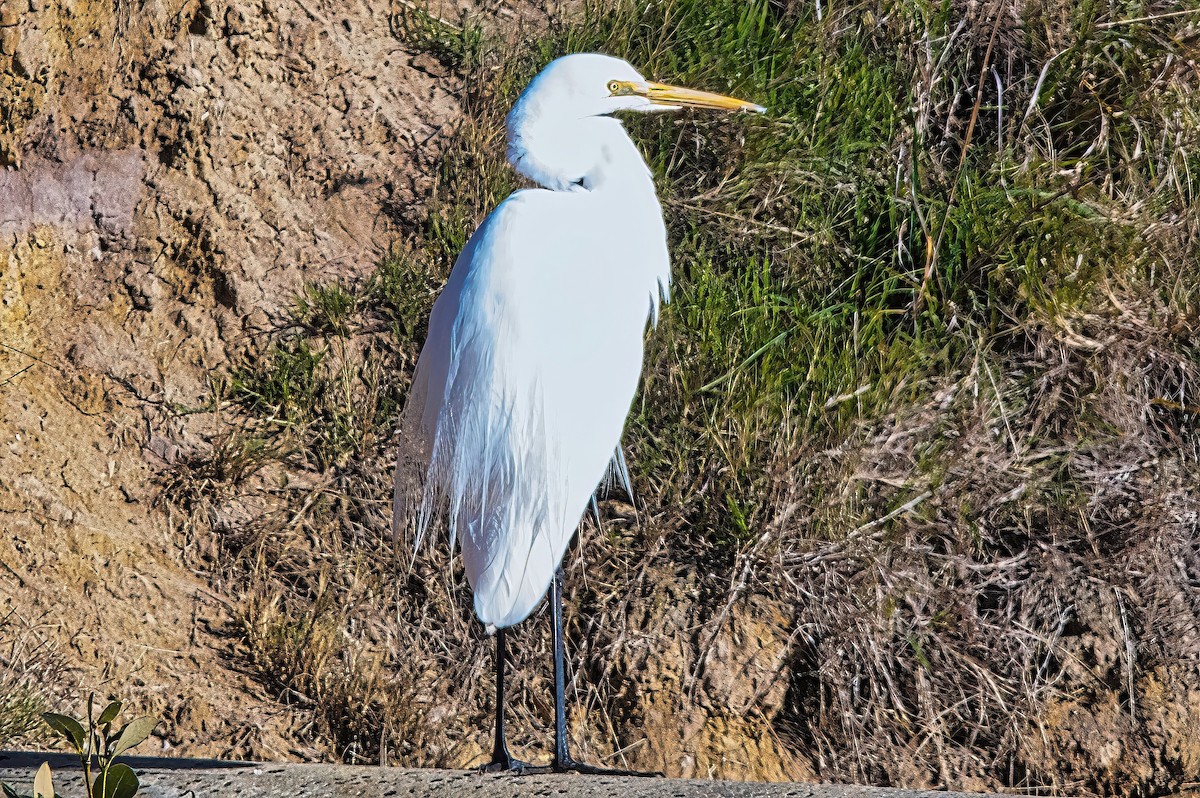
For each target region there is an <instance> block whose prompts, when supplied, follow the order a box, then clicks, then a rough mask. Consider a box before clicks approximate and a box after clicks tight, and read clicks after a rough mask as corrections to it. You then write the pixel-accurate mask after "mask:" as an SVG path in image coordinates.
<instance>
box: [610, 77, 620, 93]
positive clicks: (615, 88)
mask: <svg viewBox="0 0 1200 798" xmlns="http://www.w3.org/2000/svg"><path fill="white" fill-rule="evenodd" d="M608 92H609V94H612V95H613V96H616V95H617V94H619V93H620V92H621V81H619V80H610V81H609V82H608Z"/></svg>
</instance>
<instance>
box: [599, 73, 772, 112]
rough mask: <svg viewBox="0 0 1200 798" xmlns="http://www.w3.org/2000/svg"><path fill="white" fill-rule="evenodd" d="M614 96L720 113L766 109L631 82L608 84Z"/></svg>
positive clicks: (721, 96)
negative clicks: (711, 109) (644, 99)
mask: <svg viewBox="0 0 1200 798" xmlns="http://www.w3.org/2000/svg"><path fill="white" fill-rule="evenodd" d="M610 90H611V91H612V93H613V94H614V95H621V94H626V95H630V94H632V95H639V96H642V97H645V98H646V99H648V100H649V101H650V102H652V103H653V104H655V105H661V106H665V107H673V106H680V105H686V106H690V107H692V108H716V109H718V110H722V111H750V112H753V113H756V114H761V113H764V112H765V111H766V110H767V109H766V108H763V107H762V106H761V105H755V104H754V103H752V102H746V101H745V100H739V99H737V98H736V97H726V96H725V95H724V94H713V93H712V92H709V91H697V90H696V89H685V88H683V87H682V86H671V85H668V84H666V83H654V82H652V81H647V82H646V83H634V82H632V81H617V80H614V81H613V82H612V84H610Z"/></svg>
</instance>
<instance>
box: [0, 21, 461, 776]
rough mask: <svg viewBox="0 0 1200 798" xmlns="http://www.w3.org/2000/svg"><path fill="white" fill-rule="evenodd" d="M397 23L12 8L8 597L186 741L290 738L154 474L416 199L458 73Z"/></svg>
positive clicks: (8, 43)
mask: <svg viewBox="0 0 1200 798" xmlns="http://www.w3.org/2000/svg"><path fill="white" fill-rule="evenodd" d="M390 22H391V20H390V18H389V11H388V7H387V4H379V3H369V2H365V0H364V1H362V2H354V1H352V2H331V1H329V0H316V1H315V2H310V1H308V0H295V1H294V2H293V1H291V0H285V2H280V3H271V4H269V5H266V6H264V5H262V4H257V3H250V2H242V1H241V0H232V1H231V2H226V1H225V0H216V1H215V2H210V1H209V0H202V1H200V2H198V1H197V0H167V1H165V2H157V1H156V0H150V2H146V3H124V2H118V3H115V4H113V3H101V2H90V1H85V2H65V0H62V1H61V2H60V1H59V0H3V3H0V120H2V121H0V165H4V164H7V165H8V168H7V169H6V170H4V171H0V439H2V440H3V441H4V442H5V443H4V446H3V447H0V474H3V475H4V477H5V478H4V479H3V480H0V512H2V513H3V517H4V519H5V526H4V533H3V535H0V560H2V561H3V562H4V563H6V564H7V565H8V566H9V567H10V569H11V570H5V571H4V572H2V573H0V610H4V608H12V609H15V610H16V611H17V613H18V614H19V615H20V616H22V617H23V618H25V619H26V620H28V621H29V622H31V623H41V624H47V625H51V626H54V627H57V628H59V629H72V630H73V629H79V630H80V631H79V632H77V633H71V634H66V633H56V634H55V635H54V636H55V637H58V638H60V639H64V640H66V641H67V645H69V646H70V648H72V649H74V650H73V651H72V652H71V657H70V658H71V659H72V660H73V661H78V662H79V663H80V666H81V668H82V669H83V670H82V673H81V674H80V675H79V678H78V683H79V684H80V685H81V686H82V687H83V689H88V688H90V687H92V686H93V685H97V684H98V682H99V681H100V679H101V676H102V675H103V677H104V678H107V679H113V680H114V682H115V683H116V684H121V685H132V686H133V687H132V689H133V692H134V693H135V695H133V696H130V697H132V698H134V699H135V700H138V701H140V702H142V703H145V704H148V705H151V707H152V708H154V709H157V710H159V711H164V710H167V709H168V708H169V709H170V714H171V717H170V718H169V720H172V721H174V723H173V724H168V727H167V731H166V740H167V741H169V742H170V743H171V744H173V745H178V746H182V747H183V748H184V749H185V750H187V751H196V752H206V753H211V754H233V753H238V752H246V751H249V750H250V749H251V748H252V747H254V746H253V745H251V742H253V741H251V742H247V740H246V739H244V738H243V739H240V740H239V739H237V738H231V729H233V728H245V727H246V726H247V724H249V725H251V726H255V725H257V726H260V727H261V729H262V730H261V731H258V732H254V736H255V737H257V738H260V739H259V740H258V742H259V743H262V745H260V746H258V750H259V751H261V752H262V753H267V752H269V751H270V750H272V749H271V746H272V744H273V743H272V742H268V739H271V740H274V741H275V743H274V744H275V745H277V746H279V747H280V750H278V751H277V753H278V755H280V756H284V755H286V754H287V753H288V752H287V750H286V749H285V748H282V746H283V744H282V743H280V742H278V738H274V737H272V732H271V726H272V722H271V720H270V719H269V718H267V717H265V715H264V714H256V713H257V712H258V710H257V709H256V708H257V707H260V703H261V701H262V697H261V696H258V697H256V696H255V692H256V688H255V687H254V686H253V684H252V683H251V682H248V681H247V680H246V679H245V678H244V677H242V676H241V675H240V674H238V673H237V672H236V671H235V669H234V666H233V660H231V659H230V658H229V657H226V656H223V655H222V651H223V649H224V646H225V645H226V643H223V642H221V639H220V638H219V636H212V635H211V634H210V632H211V631H216V630H219V627H220V626H221V624H222V623H223V622H224V619H225V617H226V609H227V608H226V607H225V605H224V602H223V601H222V600H219V599H216V598H215V597H212V596H211V595H209V594H208V593H207V592H206V590H205V588H204V587H203V585H202V583H201V581H200V580H198V579H196V578H194V577H193V576H192V575H191V574H190V573H189V572H187V571H186V570H184V569H183V568H182V567H181V565H180V564H179V562H178V556H177V551H176V546H175V542H173V541H171V540H170V539H169V535H168V532H167V524H166V520H165V515H164V512H163V511H162V508H159V507H156V506H154V505H153V498H154V487H153V484H154V483H153V479H152V476H153V469H154V468H155V467H158V466H161V465H163V463H164V462H169V461H171V460H173V459H174V458H175V457H176V456H177V455H178V453H179V451H180V450H181V448H182V449H186V448H187V447H189V446H193V445H195V443H196V440H197V439H196V435H197V434H198V433H202V432H204V430H203V429H201V428H200V425H201V423H202V422H200V421H199V420H198V419H200V418H202V417H203V416H188V415H186V409H187V408H190V407H194V406H195V405H196V404H197V403H199V402H202V401H205V400H206V398H207V384H208V380H209V378H210V375H212V374H213V372H214V370H217V369H220V368H222V367H223V366H225V365H227V364H228V363H229V359H230V357H231V355H235V354H236V353H238V352H240V351H242V350H244V349H246V348H247V347H252V346H255V345H256V344H257V343H258V342H260V341H261V335H262V334H263V333H264V332H265V331H268V330H269V329H270V328H271V327H272V324H273V320H274V319H275V318H276V317H277V314H278V313H279V311H280V310H281V309H283V308H286V307H287V305H288V304H289V303H290V302H291V301H292V298H293V297H294V295H295V292H296V290H297V289H298V287H299V286H300V285H301V284H302V282H303V281H304V280H306V279H321V280H328V279H331V278H352V277H356V276H360V275H362V274H364V273H366V272H367V271H369V270H370V269H371V268H372V267H373V266H374V264H375V262H376V261H377V259H378V256H379V254H380V252H382V251H383V250H384V249H385V248H386V247H387V245H388V244H389V243H390V241H391V240H392V238H393V236H394V229H393V223H392V219H393V217H394V216H395V215H396V214H398V213H403V212H404V209H405V206H406V205H408V204H410V203H413V202H416V201H418V199H419V197H420V196H421V192H422V181H423V180H424V179H425V178H424V177H423V175H425V174H427V173H428V171H429V166H430V164H431V159H432V158H433V157H435V155H436V153H437V152H438V148H439V146H440V144H441V143H442V140H443V136H444V134H445V133H446V132H447V131H448V130H449V127H448V126H449V125H450V124H451V123H452V121H453V120H454V119H455V117H456V114H457V106H456V101H455V99H454V97H453V96H452V94H451V91H453V90H454V81H453V80H448V79H447V75H446V74H444V73H442V72H440V71H439V67H438V66H437V64H436V62H433V63H431V62H430V59H428V58H427V57H425V58H424V59H420V60H418V61H417V62H416V63H417V64H420V65H421V66H419V67H418V66H417V65H414V59H413V55H412V54H411V53H409V52H407V51H406V50H405V47H404V45H403V44H402V43H401V42H400V41H398V39H397V38H396V37H394V36H393V34H392V29H391V25H390ZM180 411H184V413H183V414H181V412H180ZM203 423H209V424H211V423H212V422H211V421H206V422H203ZM137 685H141V687H140V688H139V687H137ZM122 689H123V690H124V687H123V688H122ZM266 712H268V710H264V713H266ZM235 715H237V716H240V717H238V718H237V719H236V721H234V720H233V716H235ZM263 746H265V747H263Z"/></svg>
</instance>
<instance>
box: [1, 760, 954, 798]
mask: <svg viewBox="0 0 1200 798" xmlns="http://www.w3.org/2000/svg"><path fill="white" fill-rule="evenodd" d="M47 759H49V760H50V765H51V767H52V768H53V769H54V773H55V776H54V786H55V790H56V791H59V792H63V793H65V794H69V795H70V794H80V787H79V771H78V765H76V766H75V767H73V768H72V767H71V765H72V764H73V763H72V761H71V759H70V758H69V757H67V756H65V755H63V754H49V755H47V754H37V753H0V781H6V782H8V783H10V784H14V785H16V786H18V787H24V786H26V785H28V784H29V783H31V782H32V781H33V774H34V771H35V770H36V769H37V767H38V765H40V764H41V763H42V762H43V761H45V760H47ZM126 761H127V762H128V763H129V764H130V765H131V766H133V767H134V768H135V769H136V770H137V771H138V772H139V773H140V774H141V779H142V785H143V787H142V791H141V792H140V793H138V794H139V795H141V796H144V797H145V798H185V797H186V796H223V795H242V796H261V798H275V797H276V796H278V797H279V798H285V797H286V798H298V797H299V796H310V795H311V796H318V795H319V796H327V797H328V796H347V798H349V796H372V795H384V796H404V795H413V796H422V798H443V797H444V798H524V797H526V796H529V797H532V796H537V798H551V796H561V797H562V798H574V797H575V796H590V797H592V798H607V797H608V796H612V798H927V797H928V798H935V796H936V798H955V796H967V795H977V794H976V793H951V792H941V791H934V790H895V789H887V788H882V787H859V786H856V785H845V784H800V783H795V782H792V783H785V784H762V783H758V782H745V781H701V780H685V779H660V778H636V777H616V776H580V775H575V774H547V775H534V776H521V777H514V776H509V775H481V774H479V773H475V772H472V771H466V770H404V769H401V768H379V767H351V766H348V765H284V764H258V763H244V762H219V761H216V760H211V759H160V758H155V757H133V758H131V759H128V760H126Z"/></svg>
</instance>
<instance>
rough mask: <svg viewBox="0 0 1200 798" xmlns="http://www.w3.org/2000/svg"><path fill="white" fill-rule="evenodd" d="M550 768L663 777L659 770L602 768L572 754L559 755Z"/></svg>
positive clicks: (599, 774) (568, 771) (571, 771)
mask: <svg viewBox="0 0 1200 798" xmlns="http://www.w3.org/2000/svg"><path fill="white" fill-rule="evenodd" d="M550 769H551V770H552V771H554V772H555V773H582V774H583V775H585V776H644V777H657V778H663V774H662V773H659V772H657V771H642V770H620V769H618V768H601V767H596V766H595V765H587V764H584V763H583V762H578V761H576V760H574V759H572V758H571V757H570V756H565V757H557V758H555V760H554V763H553V764H552V765H551V766H550Z"/></svg>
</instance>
